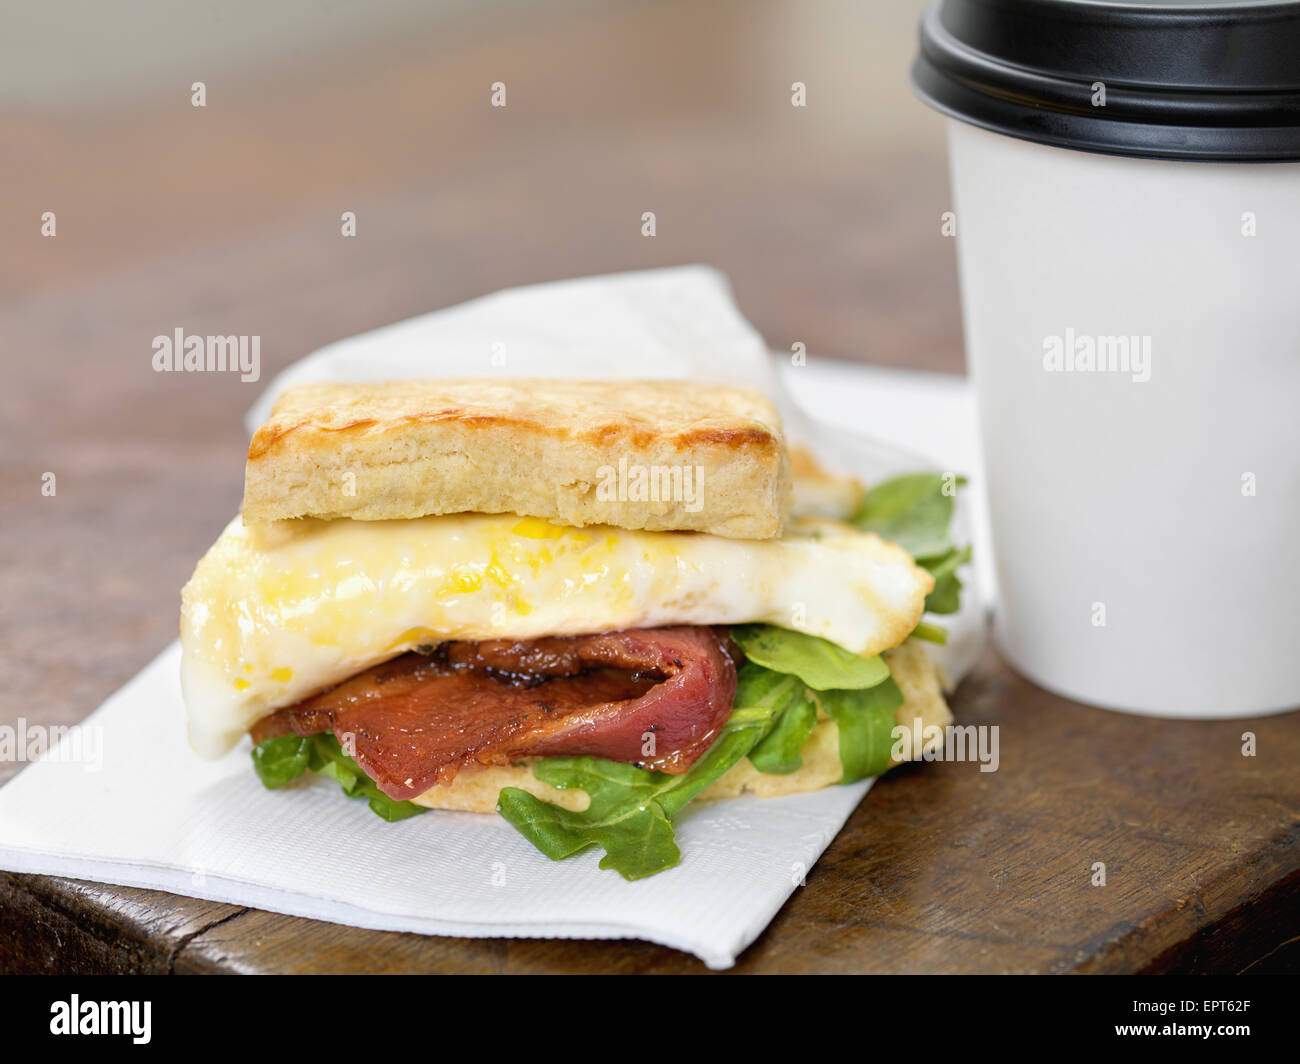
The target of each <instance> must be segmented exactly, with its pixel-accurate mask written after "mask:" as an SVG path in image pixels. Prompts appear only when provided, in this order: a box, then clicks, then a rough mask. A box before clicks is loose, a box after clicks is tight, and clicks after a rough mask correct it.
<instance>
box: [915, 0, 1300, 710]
mask: <svg viewBox="0 0 1300 1064" xmlns="http://www.w3.org/2000/svg"><path fill="white" fill-rule="evenodd" d="M1225 18H1227V19H1235V20H1236V21H1228V22H1225V21H1224V19H1225ZM1035 40H1037V44H1035ZM1296 54H1300V4H1294V3H1291V4H1279V3H1268V4H1249V3H1247V4H1233V5H1221V6H1220V8H1219V9H1217V10H1214V9H1211V8H1210V7H1209V6H1208V5H1200V6H1199V7H1197V8H1194V9H1189V8H1171V7H1169V6H1167V5H1165V6H1163V7H1156V6H1153V5H1146V6H1142V7H1139V6H1137V5H1124V4H1112V5H1098V4H1088V3H1067V2H1063V0H1057V2H1052V3H1044V2H1041V0H1030V2H1027V0H1016V2H1015V3H1014V4H1009V3H1002V2H998V0H967V2H952V0H941V2H940V3H937V4H936V5H934V6H933V7H932V8H931V9H930V10H929V11H928V12H927V15H926V17H925V20H924V22H923V24H922V54H921V57H920V58H919V59H918V60H917V64H916V66H915V67H914V69H913V80H914V83H915V85H916V87H917V89H918V91H919V92H920V93H921V95H922V96H924V97H925V98H926V99H927V100H928V101H929V102H931V103H933V104H935V105H936V106H938V107H939V108H940V109H942V110H944V111H945V112H947V113H949V114H950V115H951V116H953V117H952V120H951V121H950V129H949V156H950V163H951V169H952V189H953V197H954V204H953V211H954V215H955V218H954V223H955V228H956V238H957V256H958V267H959V273H960V278H961V291H962V312H963V323H964V327H965V333H966V349H967V358H968V362H969V366H970V371H971V375H972V378H973V380H974V383H975V387H976V393H977V397H978V406H979V413H980V422H981V434H982V439H983V447H984V457H985V467H986V468H985V477H986V481H987V483H986V487H987V492H988V500H989V511H990V518H991V524H992V533H993V548H994V554H995V559H994V560H995V568H996V572H997V579H998V603H997V607H996V610H995V615H994V633H995V638H996V640H997V643H998V645H999V648H1000V649H1001V651H1002V653H1003V654H1004V655H1005V657H1006V658H1007V660H1008V661H1009V662H1010V663H1011V665H1013V666H1014V667H1015V668H1017V669H1018V670H1019V671H1021V672H1022V673H1024V674H1025V675H1026V676H1027V677H1029V678H1030V679H1032V680H1034V681H1036V682H1038V683H1040V684H1042V685H1043V686H1045V687H1047V688H1050V689H1052V690H1055V691H1058V692H1060V693H1062V694H1065V695H1068V696H1069V697H1071V698H1075V699H1078V700H1080V701H1084V702H1088V703H1093V704H1096V705H1101V706H1106V707H1108V708H1113V709H1120V710H1126V711H1131V712H1139V713H1147V714H1153V715H1160V716H1185V717H1207V718H1208V717H1230V716H1243V715H1254V714H1261V713H1269V712H1277V711H1283V710H1287V709H1291V708H1294V707H1296V706H1297V705H1300V63H1297V62H1296V61H1295V59H1294V56H1295V55H1296ZM1207 56H1210V57H1217V58H1215V59H1214V61H1210V60H1208V59H1207ZM1288 79H1289V80H1288ZM1099 86H1100V88H1099ZM1102 94H1104V97H1103V98H1104V102H1099V103H1097V104H1096V105H1094V104H1093V102H1092V100H1093V99H1094V98H1095V97H1098V96H1099V95H1102ZM1264 97H1269V98H1270V99H1269V100H1268V101H1267V102H1261V101H1262V100H1263V98H1264Z"/></svg>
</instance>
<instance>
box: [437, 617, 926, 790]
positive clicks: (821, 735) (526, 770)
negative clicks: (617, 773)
mask: <svg viewBox="0 0 1300 1064" xmlns="http://www.w3.org/2000/svg"><path fill="white" fill-rule="evenodd" d="M884 657H885V661H886V662H887V663H888V664H889V671H890V674H891V675H892V676H893V678H894V682H895V683H897V684H898V686H899V689H900V690H901V691H902V692H903V702H902V704H901V705H900V706H899V707H898V708H897V709H896V710H894V721H895V723H896V724H898V725H899V726H901V727H906V728H911V729H912V730H913V737H912V743H911V745H910V749H911V750H913V751H914V752H916V753H918V754H919V753H920V752H922V750H923V749H925V748H928V747H933V746H935V745H939V744H941V743H942V739H935V738H932V739H931V740H930V742H929V743H927V744H923V743H922V733H923V732H924V731H925V729H927V728H931V727H943V726H944V725H946V724H950V723H951V722H952V713H951V712H950V711H949V709H948V703H947V702H946V701H945V699H944V697H943V689H942V686H941V684H940V681H939V673H938V670H937V669H936V668H935V666H934V663H933V662H932V661H931V660H930V657H929V655H928V654H926V652H925V649H924V648H923V647H921V646H920V645H919V644H917V643H916V642H915V641H909V642H907V643H904V644H903V645H902V646H900V647H896V648H894V649H893V650H887V651H885V655H884ZM814 694H815V692H814ZM801 754H802V757H803V764H802V765H801V766H800V767H799V768H798V769H796V770H795V771H794V772H791V773H788V774H786V775H783V776H777V775H772V774H770V773H765V772H759V771H758V769H756V768H755V767H754V765H753V763H752V762H750V760H749V758H744V759H743V760H742V761H740V762H738V763H737V764H735V765H733V766H732V767H731V769H729V770H728V771H727V773H726V774H725V775H724V776H723V777H722V778H721V779H719V780H718V781H717V782H716V783H714V784H713V785H712V786H710V787H709V788H708V789H706V790H704V791H702V792H701V793H700V795H699V796H698V797H697V798H696V799H695V800H696V801H697V802H700V801H704V802H708V801H717V800H720V799H723V798H737V797H739V796H740V795H742V794H753V795H756V796H757V797H759V798H779V797H781V796H782V795H787V794H805V793H807V792H808V791H819V790H821V789H822V788H823V787H829V786H831V785H832V784H835V783H838V782H839V779H840V776H841V774H842V772H843V769H842V766H841V764H840V751H839V729H838V728H837V727H836V726H835V722H834V721H833V720H831V719H830V718H829V717H828V716H826V715H825V713H823V712H822V711H821V710H820V709H819V710H818V721H817V725H816V727H814V728H813V731H812V734H811V735H809V736H808V740H807V742H805V743H804V745H803V749H802V751H801ZM537 760H538V758H526V759H524V760H522V761H519V762H518V763H516V764H513V765H502V766H492V767H484V768H479V769H462V770H461V772H460V773H459V774H458V775H457V776H456V778H455V779H454V780H453V781H452V782H451V783H450V784H449V785H447V786H437V787H433V788H431V789H429V790H427V791H425V792H424V793H423V794H421V795H418V796H417V797H415V798H412V799H411V801H413V802H415V803H416V804H417V805H423V806H426V807H427V808H429V809H459V810H462V811H465V812H470V813H492V812H495V811H496V806H497V796H498V795H499V794H500V793H501V788H502V787H518V788H519V789H520V790H524V791H527V792H528V793H529V794H532V795H534V796H535V797H537V798H540V799H541V800H542V801H544V802H550V803H552V804H553V805H558V806H560V807H561V808H564V809H569V810H572V811H574V812H582V811H583V810H585V809H586V808H587V805H588V798H587V794H586V792H585V791H580V790H567V791H566V790H560V789H559V788H557V787H552V786H551V785H550V784H549V783H543V782H542V781H541V780H539V779H538V778H537V777H536V776H534V775H533V765H534V764H535V763H536V761H537ZM895 760H896V762H897V761H901V759H897V758H896V759H895Z"/></svg>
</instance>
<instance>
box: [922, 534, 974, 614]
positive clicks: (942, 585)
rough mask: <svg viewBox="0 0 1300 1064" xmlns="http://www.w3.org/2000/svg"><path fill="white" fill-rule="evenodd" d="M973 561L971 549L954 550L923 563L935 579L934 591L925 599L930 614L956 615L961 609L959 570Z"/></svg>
mask: <svg viewBox="0 0 1300 1064" xmlns="http://www.w3.org/2000/svg"><path fill="white" fill-rule="evenodd" d="M970 559H971V549H970V547H962V548H961V549H958V548H955V547H954V548H953V549H952V550H950V551H949V552H948V553H947V554H945V555H943V556H942V557H940V558H936V559H932V560H930V561H927V562H922V565H923V566H924V567H925V568H926V569H928V570H929V571H930V575H931V576H933V577H934V590H933V591H931V592H930V594H928V595H927V596H926V597H925V608H926V610H928V611H929V612H930V613H956V612H957V611H958V610H959V609H960V608H961V588H962V583H961V580H960V579H958V577H957V569H958V568H959V567H960V566H963V565H965V564H966V563H967V562H969V561H970Z"/></svg>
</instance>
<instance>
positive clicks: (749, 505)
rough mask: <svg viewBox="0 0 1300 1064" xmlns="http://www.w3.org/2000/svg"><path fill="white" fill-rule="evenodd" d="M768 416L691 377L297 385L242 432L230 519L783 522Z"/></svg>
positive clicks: (725, 531) (678, 525)
mask: <svg viewBox="0 0 1300 1064" xmlns="http://www.w3.org/2000/svg"><path fill="white" fill-rule="evenodd" d="M790 490H791V489H790V473H789V463H788V459H787V456H786V447H785V439H784V435H783V433H782V428H781V420H780V416H779V415H778V414H777V412H776V409H775V408H774V407H773V406H772V404H771V403H770V402H769V401H768V400H767V399H766V398H765V397H763V396H761V395H759V394H758V393H756V392H749V391H742V390H740V389H735V388H726V387H721V386H715V385H707V384H702V383H700V382H697V381H563V380H499V381H498V380H477V381H476V380H464V381H451V380H404V381H391V382H374V383H359V384H343V383H327V384H307V385H301V386H299V387H297V388H293V389H290V390H289V391H288V392H286V393H285V394H284V395H283V396H281V397H280V399H279V400H278V401H277V402H276V404H275V407H274V408H273V410H272V412H271V417H270V419H269V420H268V421H267V422H266V424H264V425H263V426H262V427H261V428H260V429H258V430H257V432H256V434H255V435H254V436H253V440H252V443H251V444H250V445H249V449H248V464H247V467H246V470H245V477H244V504H243V511H242V512H243V518H244V520H245V522H248V523H257V522H266V521H274V520H280V519H284V518H293V517H320V518H338V517H350V518H355V519H360V520H389V519H394V518H411V517H422V516H424V515H426V514H449V513H465V512H477V513H517V514H521V515H523V516H526V517H539V518H543V519H546V520H549V521H554V522H557V523H560V524H566V525H576V526H583V525H594V524H609V525H615V526H618V527H620V528H628V529H646V530H652V531H674V530H689V531H700V532H711V533H714V534H717V535H722V536H730V537H733V538H741V539H767V538H771V537H774V536H777V535H779V534H780V532H781V528H782V524H783V521H784V517H785V512H786V510H787V508H788V505H789V497H790Z"/></svg>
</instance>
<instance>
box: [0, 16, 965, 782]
mask: <svg viewBox="0 0 1300 1064" xmlns="http://www.w3.org/2000/svg"><path fill="white" fill-rule="evenodd" d="M921 7H922V3H921V0H617V2H610V0H605V2H599V3H598V2H577V0H548V2H546V3H536V2H534V3H526V2H523V0H490V2H482V0H478V2H473V0H433V2H419V0H368V2H364V3H362V2H354V3H342V2H337V0H275V2H274V3H268V2H265V0H223V2H220V3H218V2H215V0H214V2H198V0H192V2H180V0H117V2H115V3H112V4H107V3H101V2H98V0H0V157H2V158H3V159H4V161H5V168H4V178H3V188H4V195H3V197H0V369H2V371H3V378H2V379H0V385H2V386H0V502H3V503H4V512H5V521H4V523H3V531H2V532H0V537H2V539H0V551H2V553H3V557H4V564H0V639H2V640H3V642H4V643H5V645H6V647H7V649H8V654H7V655H6V657H7V658H8V661H7V662H6V663H5V669H6V672H7V674H8V677H9V679H10V683H9V684H8V685H7V686H6V688H5V689H4V691H3V692H0V718H3V719H11V718H14V717H16V716H18V715H19V714H20V713H23V712H27V711H29V707H30V706H31V705H32V704H33V702H34V700H39V701H42V702H44V703H46V704H48V705H49V706H51V708H52V710H53V711H54V712H55V713H57V714H58V715H60V716H63V715H67V716H70V717H72V718H73V719H75V717H76V716H79V715H80V714H81V713H84V712H85V711H86V710H87V709H89V708H90V707H91V706H93V705H95V704H96V702H97V701H98V699H100V698H102V697H103V696H104V695H105V694H107V693H108V692H109V691H110V690H112V689H113V687H115V686H116V685H117V684H119V683H121V682H122V681H124V680H125V679H126V678H127V677H129V676H130V675H131V674H132V673H133V672H134V671H135V670H136V669H137V668H138V667H139V665H140V664H141V663H142V661H143V660H144V659H145V656H146V655H147V654H148V653H152V650H153V648H154V647H157V646H161V645H163V644H164V643H165V642H166V641H167V640H169V639H171V638H172V637H173V636H174V634H175V628H176V620H175V618H176V594H177V590H178V589H179V587H180V586H181V584H182V583H183V582H184V580H185V579H186V578H187V577H188V575H189V572H190V570H191V568H192V566H193V564H194V561H195V559H196V558H198V557H199V555H200V554H201V553H202V552H203V551H204V550H205V549H206V548H207V546H208V545H209V544H210V543H211V541H212V540H213V538H215V535H216V533H217V532H218V531H219V530H220V528H221V526H222V525H223V524H224V523H225V521H226V520H227V519H228V518H229V516H230V515H231V514H232V513H234V512H235V510H236V508H237V506H238V502H239V497H240V491H241V486H242V473H243V454H244V449H245V447H246V444H247V435H246V434H245V431H244V428H243V425H242V423H241V418H242V416H243V414H244V411H245V410H246V409H247V408H248V406H249V405H250V404H251V403H252V401H253V398H254V397H255V396H256V395H257V393H258V392H259V391H260V390H261V389H262V387H264V385H265V382H266V381H268V380H269V379H270V378H271V376H272V375H273V374H274V373H275V372H277V371H278V370H279V369H280V368H282V367H283V366H285V365H287V364H288V363H290V362H292V361H293V360H295V359H297V358H300V357H301V356H303V355H304V354H306V353H308V352H309V351H311V350H313V349H314V348H316V347H319V346H320V345H322V344H324V343H327V342H330V341H333V340H337V339H340V338H342V337H345V336H349V335H352V334H354V333H357V332H361V331H364V330H366V329H370V328H374V327H376V326H379V325H383V324H386V323H388V322H392V321H396V320H399V319H402V318H406V317H409V316H412V315H415V314H420V313H423V312H425V311H428V310H432V309H435V308H438V307H442V306H447V305H449V304H453V303H456V302H459V301H461V300H464V299H468V298H471V297H474V296H478V295H481V294H484V293H487V292H490V291H494V290H496V289H499V288H503V287H506V286H511V285H518V284H526V283H530V282H536V281H545V280H552V279H557V278H563V277H572V276H578V275H583V274H593V273H602V272H606V271H615V270H626V269H635V268H643V267H651V266H661V265H674V264H681V263H691V262H704V263H709V264H712V265H714V266H716V267H718V268H720V269H721V270H723V271H724V272H725V273H727V274H728V275H729V276H730V278H731V280H732V282H733V285H734V288H735V293H736V298H737V301H738V303H739V305H740V308H741V310H742V311H743V312H744V313H745V314H746V315H747V316H748V317H749V318H750V320H751V321H753V322H754V324H755V325H756V326H757V327H758V329H759V330H760V331H761V332H762V333H763V334H764V335H765V337H766V338H767V340H768V342H769V343H770V344H771V346H772V347H773V348H774V349H777V350H784V351H789V350H790V345H791V344H793V343H795V342H796V341H798V342H802V343H804V344H805V345H806V349H807V352H808V364H809V370H808V372H809V374H812V373H815V372H822V373H830V374H832V375H833V374H835V373H850V372H852V371H851V370H850V369H848V368H845V367H848V366H849V365H850V364H851V363H854V362H856V363H871V364H874V365H875V366H880V367H897V368H911V369H926V370H938V371H946V372H948V373H954V374H955V373H960V372H961V370H962V366H963V359H962V354H961V346H960V324H959V312H958V303H957V291H956V277H955V266H954V258H953V249H952V246H951V241H950V240H949V239H947V238H945V237H944V236H942V235H941V233H940V215H941V214H942V212H943V211H945V210H947V209H948V207H949V201H948V182H947V171H946V163H945V156H944V129H943V120H942V119H941V118H940V117H939V116H938V115H937V114H935V113H934V112H932V111H930V110H929V109H928V108H927V107H926V106H924V105H923V104H922V103H920V102H919V101H918V100H917V99H915V98H914V97H913V96H912V94H911V92H910V90H909V87H908V83H907V69H908V66H909V64H910V61H911V58H912V55H913V52H914V49H915V36H916V23H917V19H918V16H919V14H920V11H921ZM195 82H203V84H204V87H205V95H206V101H205V102H206V106H203V107H195V106H193V105H192V102H191V100H192V86H193V84H194V83H195ZM496 82H503V83H504V84H505V86H506V102H507V106H506V107H504V108H494V107H492V106H491V87H492V85H493V84H494V83H496ZM795 82H802V83H803V84H804V85H805V86H806V106H804V107H795V106H792V85H793V83H795ZM345 211H351V212H355V215H356V236H355V237H354V238H344V237H342V236H341V235H340V225H341V222H340V216H341V214H342V213H343V212H345ZM645 211H653V212H654V213H655V216H656V235H655V236H654V237H653V238H647V237H645V236H642V234H641V217H642V213H643V212H645ZM45 212H53V213H54V216H55V225H56V235H55V236H53V237H49V236H44V235H42V215H43V214H44V213H45ZM176 328H184V329H185V331H186V332H187V333H190V334H200V335H202V334H220V335H232V334H233V335H258V336H260V337H261V361H262V379H261V381H260V382H258V383H256V384H245V383H241V382H240V381H239V380H238V377H237V375H220V374H167V373H155V372H153V370H152V368H151V363H150V359H151V356H152V349H151V340H152V338H153V337H154V336H156V335H159V334H168V335H170V334H171V333H172V331H173V330H174V329H176ZM647 372H653V367H647ZM794 375H795V374H792V376H794ZM738 383H743V382H738ZM953 386H954V388H956V387H957V384H956V379H955V378H953ZM830 391H832V392H833V391H836V389H830ZM796 394H797V391H796ZM823 394H827V389H823ZM860 394H861V391H860V389H859V391H858V392H854V391H852V389H844V390H843V395H844V403H845V404H846V407H847V408H846V409H844V410H841V411H839V414H838V416H839V418H840V419H841V420H846V421H848V422H850V423H853V424H854V427H857V428H861V429H862V430H864V431H867V432H874V433H875V434H877V435H882V436H888V437H889V438H891V439H897V440H900V441H901V442H910V441H908V440H907V438H906V437H905V436H900V435H896V433H901V432H902V431H903V430H904V429H906V428H907V427H908V426H907V425H903V426H898V427H895V426H891V425H889V424H885V423H882V422H881V420H880V418H879V416H878V412H877V413H871V414H868V413H864V412H862V411H861V410H859V409H858V407H857V406H855V405H854V404H855V403H856V399H855V398H854V396H857V395H860ZM891 406H892V404H891V402H890V401H889V398H888V396H887V395H886V396H885V397H884V398H883V400H882V401H880V402H877V403H876V408H877V411H879V409H881V408H883V409H885V410H888V409H889V408H890V407H891ZM940 420H944V419H940ZM952 420H955V419H952ZM945 423H947V422H946V421H945ZM931 453H935V454H936V455H937V457H938V458H939V459H940V460H944V459H945V457H946V456H945V454H943V453H940V452H938V451H935V452H931ZM948 460H950V461H954V462H955V461H958V459H956V458H953V459H948ZM45 472H55V473H57V477H58V480H57V484H58V494H57V498H49V499H47V498H44V497H43V496H42V495H41V494H40V485H41V482H42V481H41V478H42V475H43V474H44V473H45ZM90 617H93V627H94V628H95V631H94V638H93V639H92V640H89V641H88V642H87V644H86V646H85V647H84V648H82V649H81V650H80V651H79V653H78V656H77V660H76V662H75V665H74V664H72V663H70V662H69V661H68V658H67V655H66V650H65V648H66V644H67V641H68V638H69V637H68V633H69V632H70V631H74V630H75V631H83V630H84V628H85V626H86V625H87V624H88V623H89V621H88V620H87V618H90ZM52 676H53V677H56V678H57V681H55V680H52V679H51V677H52ZM52 683H53V684H55V686H53V687H52V686H51V684H52ZM56 688H57V690H56ZM53 707H57V709H54V708H53ZM12 767H13V766H0V778H3V774H4V773H5V772H6V771H8V770H10V769H11V768H12Z"/></svg>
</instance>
